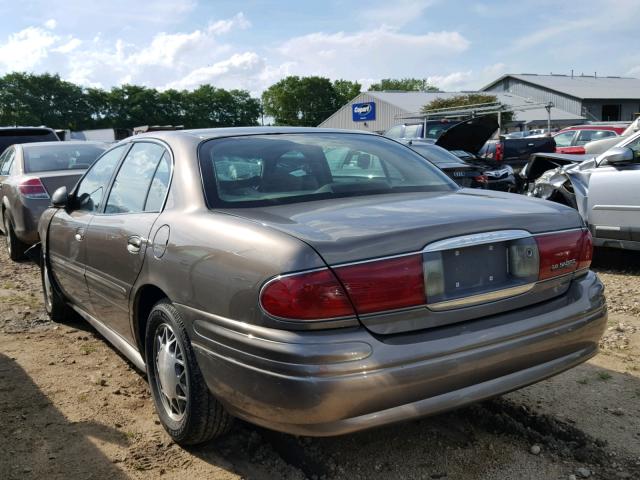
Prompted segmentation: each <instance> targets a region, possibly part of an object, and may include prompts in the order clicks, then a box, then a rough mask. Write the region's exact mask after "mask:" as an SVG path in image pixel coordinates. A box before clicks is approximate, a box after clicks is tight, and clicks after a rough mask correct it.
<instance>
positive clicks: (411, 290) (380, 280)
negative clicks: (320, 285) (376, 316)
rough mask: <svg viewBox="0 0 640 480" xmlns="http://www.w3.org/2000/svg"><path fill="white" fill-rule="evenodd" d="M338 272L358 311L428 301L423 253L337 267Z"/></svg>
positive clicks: (380, 309)
mask: <svg viewBox="0 0 640 480" xmlns="http://www.w3.org/2000/svg"><path fill="white" fill-rule="evenodd" d="M335 272H336V275H337V276H338V278H339V279H340V281H341V282H342V284H343V285H344V286H345V288H346V289H347V293H348V294H349V298H350V299H351V301H352V302H353V305H354V306H355V309H356V312H358V313H359V314H363V313H374V312H381V311H384V310H394V309H398V308H406V307H413V306H416V305H424V304H425V303H426V295H425V288H424V273H423V266H422V255H421V254H415V255H409V256H406V257H399V258H390V259H385V260H374V261H371V262H365V263H360V264H356V265H348V266H345V267H338V268H336V269H335Z"/></svg>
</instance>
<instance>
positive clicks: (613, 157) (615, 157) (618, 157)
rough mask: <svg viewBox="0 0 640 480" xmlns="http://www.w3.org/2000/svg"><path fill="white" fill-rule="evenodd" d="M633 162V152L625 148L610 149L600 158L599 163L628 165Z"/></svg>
mask: <svg viewBox="0 0 640 480" xmlns="http://www.w3.org/2000/svg"><path fill="white" fill-rule="evenodd" d="M634 160H635V155H634V154H633V150H631V149H630V148H627V147H615V148H610V149H609V150H607V151H606V152H605V153H603V154H602V156H601V157H600V163H603V164H606V165H615V164H616V163H629V162H633V161H634Z"/></svg>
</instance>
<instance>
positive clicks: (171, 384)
mask: <svg viewBox="0 0 640 480" xmlns="http://www.w3.org/2000/svg"><path fill="white" fill-rule="evenodd" d="M153 350H154V351H153V354H154V355H153V356H154V359H155V367H156V368H155V377H156V384H157V386H158V393H159V396H160V401H161V403H162V407H163V408H164V411H165V413H166V414H167V415H168V416H169V418H171V419H172V420H174V421H176V422H178V421H180V420H182V419H183V418H184V416H185V414H186V411H187V404H188V395H189V384H188V380H187V367H186V364H185V359H184V352H183V351H182V348H181V347H180V343H179V342H178V339H177V338H176V335H175V333H174V331H173V329H172V328H171V326H169V325H167V324H166V323H163V324H161V325H160V326H159V327H158V329H157V330H156V334H155V338H154V341H153Z"/></svg>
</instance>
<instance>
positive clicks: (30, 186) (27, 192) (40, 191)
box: [18, 178, 49, 199]
mask: <svg viewBox="0 0 640 480" xmlns="http://www.w3.org/2000/svg"><path fill="white" fill-rule="evenodd" d="M18 190H19V191H20V195H22V196H23V197H25V198H34V199H47V198H49V194H48V193H47V191H46V190H45V188H44V185H42V182H41V181H40V179H39V178H27V179H26V180H23V181H22V182H20V184H18Z"/></svg>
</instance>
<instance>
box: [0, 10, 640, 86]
mask: <svg viewBox="0 0 640 480" xmlns="http://www.w3.org/2000/svg"><path fill="white" fill-rule="evenodd" d="M578 7H579V8H578ZM638 18H640V1H638V0H598V1H594V0H580V2H577V3H576V2H559V1H558V0H554V1H550V0H535V1H531V0H520V1H513V0H510V1H491V2H489V1H485V2H478V1H467V0H369V1H366V2H364V1H362V0H360V1H345V0H343V1H338V0H324V1H310V0H282V1H278V2H275V1H263V0H251V1H243V0H235V1H227V0H216V1H212V0H144V1H136V0H102V1H100V2H94V1H91V0H57V1H56V2H51V1H50V0H46V1H45V0H21V1H20V2H17V1H15V0H0V19H1V20H0V74H4V73H7V72H11V71H26V72H34V73H43V72H50V73H57V74H59V75H60V76H61V77H62V78H63V79H65V80H68V81H71V82H74V83H77V84H81V85H83V86H93V87H102V88H110V87H112V86H116V85H121V84H124V83H134V84H139V85H145V86H149V87H155V88H158V89H167V88H177V89H183V88H185V89H193V88H196V87H198V85H201V84H204V83H209V84H212V85H214V86H216V87H222V88H227V89H231V88H240V89H246V90H249V91H250V92H251V93H252V94H253V95H259V94H260V93H261V92H262V91H263V90H264V89H265V88H267V87H268V86H269V85H271V84H273V83H275V82H277V81H278V80H280V79H281V78H283V77H285V76H287V75H321V76H325V77H329V78H331V79H338V78H344V79H347V80H355V81H358V82H360V83H361V84H362V85H363V87H364V89H366V88H367V87H368V86H369V85H370V84H371V83H373V82H376V81H378V80H380V79H381V78H390V77H391V78H403V77H417V78H427V79H428V80H429V81H430V82H431V83H432V84H434V85H436V86H437V87H439V88H441V89H442V90H445V91H459V90H473V89H478V88H480V87H482V86H484V85H486V84H487V83H489V82H490V81H492V80H494V79H496V78H498V77H499V76H500V75H502V74H504V73H538V74H548V73H550V72H553V73H565V74H569V73H570V71H571V69H573V70H574V72H575V74H580V73H584V74H589V75H593V74H594V72H597V74H598V75H622V76H637V77H640V49H638V48H637V41H638V40H639V39H640V32H639V31H638V27H637V25H638Z"/></svg>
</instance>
